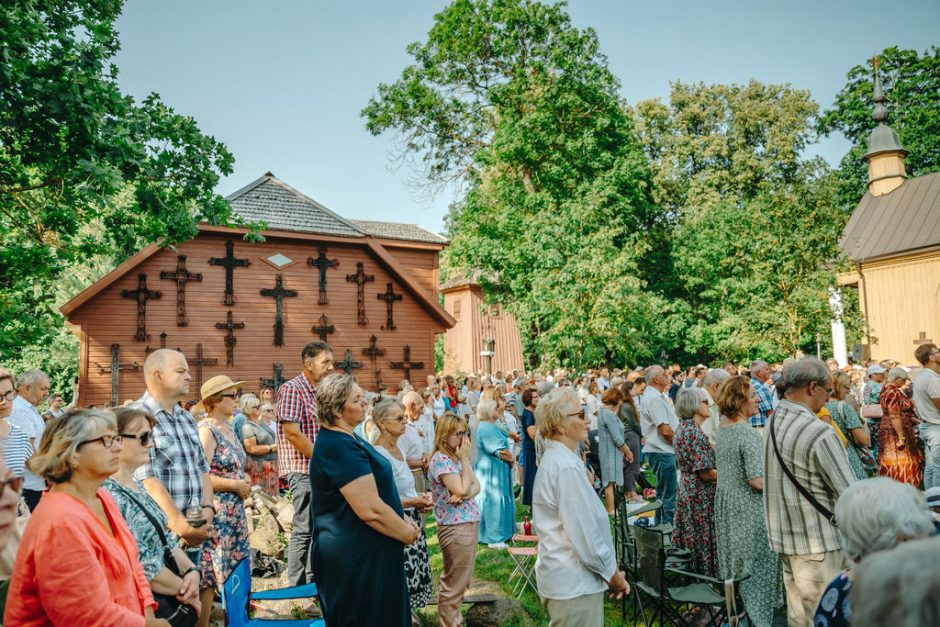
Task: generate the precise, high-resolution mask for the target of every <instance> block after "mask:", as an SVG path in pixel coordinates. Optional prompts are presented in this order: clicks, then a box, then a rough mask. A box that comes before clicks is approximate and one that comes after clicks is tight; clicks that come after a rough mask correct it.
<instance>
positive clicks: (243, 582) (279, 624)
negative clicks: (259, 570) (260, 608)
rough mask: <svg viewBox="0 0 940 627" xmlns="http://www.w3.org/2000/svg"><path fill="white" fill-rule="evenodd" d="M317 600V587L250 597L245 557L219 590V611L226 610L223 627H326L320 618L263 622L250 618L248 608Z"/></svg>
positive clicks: (249, 569) (264, 592) (311, 584)
mask: <svg viewBox="0 0 940 627" xmlns="http://www.w3.org/2000/svg"><path fill="white" fill-rule="evenodd" d="M315 596H317V584H315V583H308V584H306V585H304V586H294V587H292V588H279V589H276V590H265V591H263V592H256V593H254V594H252V593H251V563H250V560H249V559H248V558H247V557H246V558H245V559H243V560H242V561H240V562H239V563H238V565H237V566H235V569H234V570H233V571H232V572H231V573H230V574H229V576H228V579H226V580H225V584H224V585H223V586H222V607H223V608H224V609H225V624H226V625H228V626H229V627H263V626H265V625H268V626H271V627H275V626H276V627H325V626H326V623H325V622H324V621H323V619H322V618H308V619H304V620H263V619H260V618H254V619H253V618H249V615H248V608H249V604H250V603H251V602H252V601H265V600H267V601H272V600H284V599H306V598H312V597H315Z"/></svg>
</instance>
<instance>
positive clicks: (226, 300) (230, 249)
mask: <svg viewBox="0 0 940 627" xmlns="http://www.w3.org/2000/svg"><path fill="white" fill-rule="evenodd" d="M209 265H213V266H224V267H225V296H224V297H223V298H222V304H223V305H234V304H235V287H234V285H233V282H234V281H233V278H234V274H235V268H247V267H248V266H250V265H251V261H249V260H248V259H236V257H235V242H233V241H232V240H229V241H227V242H225V256H224V257H212V258H211V259H209Z"/></svg>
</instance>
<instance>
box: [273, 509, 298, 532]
mask: <svg viewBox="0 0 940 627" xmlns="http://www.w3.org/2000/svg"><path fill="white" fill-rule="evenodd" d="M284 505H285V506H284V507H282V508H281V510H280V511H279V512H278V514H277V522H278V524H280V525H281V528H282V529H283V530H284V531H285V533H290V532H291V529H293V526H294V506H293V505H292V504H290V503H286V502H285V504H284Z"/></svg>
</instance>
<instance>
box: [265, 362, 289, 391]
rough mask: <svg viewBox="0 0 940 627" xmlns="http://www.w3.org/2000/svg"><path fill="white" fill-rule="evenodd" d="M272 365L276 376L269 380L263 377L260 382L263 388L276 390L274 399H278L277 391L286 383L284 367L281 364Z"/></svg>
mask: <svg viewBox="0 0 940 627" xmlns="http://www.w3.org/2000/svg"><path fill="white" fill-rule="evenodd" d="M271 365H272V366H273V367H274V376H273V377H271V378H269V379H265V378H264V377H261V378H260V379H259V380H260V381H261V385H262V386H263V387H268V388H274V398H277V391H278V389H280V387H281V384H282V383H284V365H283V364H281V363H280V362H278V363H276V364H271Z"/></svg>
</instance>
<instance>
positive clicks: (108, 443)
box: [79, 435, 124, 448]
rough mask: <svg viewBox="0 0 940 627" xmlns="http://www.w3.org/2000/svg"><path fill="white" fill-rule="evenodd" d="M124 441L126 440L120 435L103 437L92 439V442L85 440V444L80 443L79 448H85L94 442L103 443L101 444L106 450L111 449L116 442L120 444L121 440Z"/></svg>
mask: <svg viewBox="0 0 940 627" xmlns="http://www.w3.org/2000/svg"><path fill="white" fill-rule="evenodd" d="M123 439H124V438H122V437H121V436H119V435H103V436H101V437H100V438H92V439H91V440H85V441H84V442H82V443H80V444H79V446H85V445H86V444H91V443H92V442H101V444H102V445H103V446H104V447H105V448H111V445H112V444H114V443H115V442H116V443H118V444H120V443H121V440H123Z"/></svg>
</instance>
